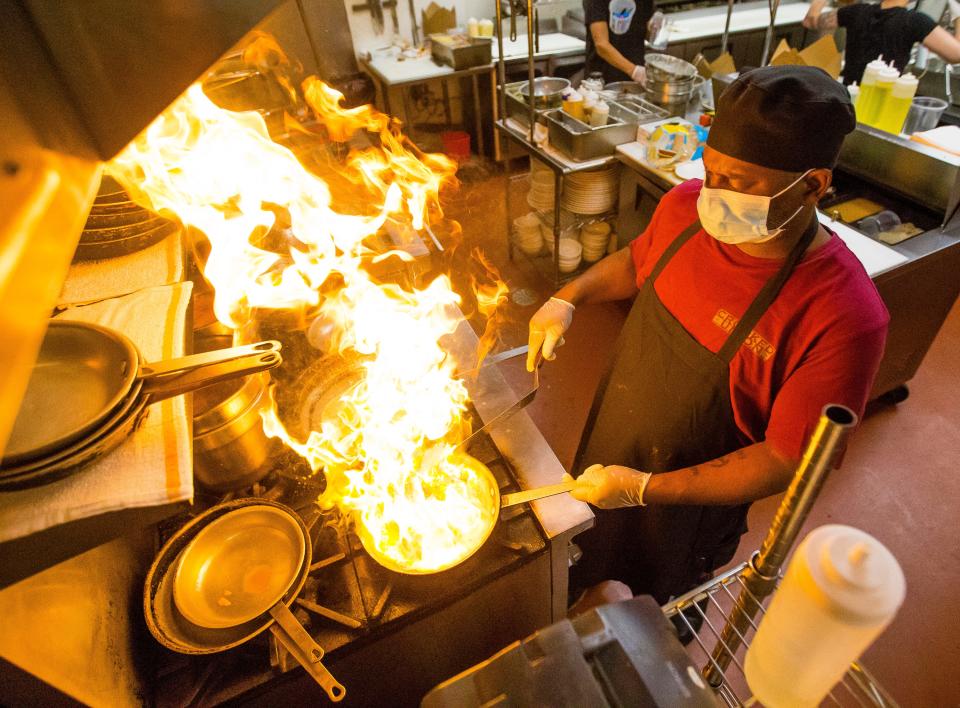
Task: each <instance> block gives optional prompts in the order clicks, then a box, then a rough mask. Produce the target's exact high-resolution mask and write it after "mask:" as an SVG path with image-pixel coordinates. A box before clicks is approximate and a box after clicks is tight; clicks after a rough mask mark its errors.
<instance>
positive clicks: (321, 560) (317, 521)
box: [154, 365, 552, 706]
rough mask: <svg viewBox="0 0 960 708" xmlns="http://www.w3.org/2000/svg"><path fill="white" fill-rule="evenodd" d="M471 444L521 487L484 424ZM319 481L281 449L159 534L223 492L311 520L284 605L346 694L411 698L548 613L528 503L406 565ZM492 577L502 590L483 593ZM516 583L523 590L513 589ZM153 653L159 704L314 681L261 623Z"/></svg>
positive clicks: (302, 394) (313, 398)
mask: <svg viewBox="0 0 960 708" xmlns="http://www.w3.org/2000/svg"><path fill="white" fill-rule="evenodd" d="M330 371H340V369H338V368H337V367H335V366H334V367H331V366H329V365H323V366H314V367H307V369H306V370H304V371H301V372H299V374H298V375H296V376H295V377H294V379H295V380H297V381H299V382H300V383H301V384H303V383H305V382H306V381H314V382H318V381H319V380H320V379H324V378H326V379H329V376H330V373H329V372H330ZM340 373H341V374H342V371H341V372H340ZM328 383H329V380H328ZM290 388H291V389H292V388H293V387H290ZM296 390H298V391H299V393H298V395H296V396H292V397H291V398H292V399H294V400H295V401H296V402H298V403H299V409H302V410H305V411H306V414H307V416H308V418H309V413H310V411H311V410H314V407H315V406H316V405H317V402H318V401H319V400H322V399H323V398H324V397H323V396H322V395H321V394H322V392H318V391H316V390H313V389H296ZM288 404H289V405H291V406H292V405H293V404H292V403H290V402H289V401H288ZM294 408H297V407H296V406H294ZM288 413H289V412H288ZM471 415H472V417H473V418H474V421H473V424H474V425H475V426H476V427H479V426H480V425H482V423H481V422H479V415H478V414H477V412H476V410H473V411H471ZM468 452H469V453H470V454H471V455H473V456H474V457H476V458H477V459H479V460H480V461H481V462H483V463H484V464H486V465H487V466H488V467H489V469H490V470H491V472H492V473H493V474H494V476H495V477H496V479H497V482H498V484H499V486H500V490H501V493H507V492H511V491H517V490H519V489H520V485H519V484H518V481H517V476H516V474H515V472H514V470H513V469H512V467H511V464H510V463H509V462H508V461H507V460H506V459H505V458H504V456H503V455H502V454H501V453H500V451H499V450H498V448H497V446H496V444H495V443H494V441H493V440H492V439H491V437H490V436H489V435H481V436H478V437H477V438H476V439H475V440H474V441H472V442H471V444H470V447H469V449H468ZM323 488H324V479H323V475H322V473H321V474H316V475H313V474H311V471H310V469H309V467H308V466H307V465H306V463H305V462H304V461H303V460H302V459H301V458H300V457H299V456H297V455H296V454H295V453H293V452H291V451H289V450H286V449H283V450H281V451H280V452H279V453H277V454H276V455H275V456H274V457H273V458H272V459H271V461H270V470H269V472H268V473H267V475H266V476H265V477H264V478H263V479H262V480H261V481H260V482H257V483H256V484H254V485H252V486H251V487H248V488H246V489H242V490H239V491H235V492H231V493H229V494H226V495H213V494H205V493H202V492H201V493H198V495H197V497H196V500H195V504H194V507H193V508H192V509H191V510H190V512H189V513H187V514H184V515H181V516H180V517H178V518H176V519H171V520H169V521H168V522H166V523H164V524H163V526H162V527H161V530H160V536H161V539H160V540H161V542H163V541H165V540H166V539H167V538H169V537H170V536H171V535H173V534H174V533H175V532H176V531H177V530H178V529H179V528H180V527H181V526H182V525H183V524H184V523H186V522H187V521H189V520H190V519H191V518H193V517H194V516H196V515H198V514H200V513H201V512H202V511H204V510H206V509H208V508H210V507H211V506H213V505H215V504H219V503H222V502H226V501H230V500H231V499H236V498H242V497H258V498H263V499H269V500H272V501H277V502H280V503H282V504H285V505H287V506H289V507H291V508H292V509H293V510H294V511H296V513H297V514H298V515H299V516H300V517H301V518H302V519H303V520H304V522H305V524H306V525H307V527H308V528H309V531H310V538H311V542H312V544H313V559H312V564H311V566H310V571H309V575H308V578H307V581H306V583H305V584H304V588H303V590H302V592H301V593H300V594H299V596H298V597H297V598H296V600H294V602H293V604H292V605H291V610H292V611H293V612H294V614H295V616H296V617H297V619H298V620H299V621H300V622H301V623H302V624H303V625H304V627H305V628H306V629H307V631H308V632H309V633H310V634H311V636H313V638H314V639H315V640H316V642H317V643H318V644H319V645H320V646H321V647H323V648H324V650H325V651H326V652H327V656H326V658H325V659H324V663H325V665H327V667H328V668H329V669H330V670H331V672H332V673H333V674H334V675H335V676H337V678H338V679H339V680H340V681H341V683H343V684H344V685H345V686H346V688H347V699H346V702H347V704H348V705H349V704H355V705H370V704H372V703H381V701H383V700H386V699H387V697H389V703H390V704H391V705H402V704H405V703H409V704H416V703H417V702H419V699H420V698H421V697H422V696H423V695H424V694H425V693H426V692H427V691H428V690H429V689H430V688H431V687H432V686H433V685H435V684H436V683H438V682H440V681H442V680H443V679H445V678H447V677H448V676H450V675H452V674H454V673H457V672H458V671H459V670H462V669H465V668H467V667H468V666H471V665H472V664H473V663H476V661H478V660H480V659H482V658H483V657H484V656H487V655H489V654H490V653H492V652H493V651H496V650H497V649H498V648H500V647H501V646H503V645H504V644H507V643H509V642H510V641H512V640H514V639H518V638H520V637H522V636H525V635H526V634H528V633H529V632H530V631H532V630H535V629H536V628H537V627H539V626H543V625H545V624H548V623H549V622H550V621H551V615H550V607H551V604H552V603H551V598H550V593H551V592H552V583H551V582H550V574H549V565H550V563H549V558H548V556H549V553H548V550H549V539H548V537H547V535H546V534H545V533H544V530H543V528H542V527H541V525H540V523H539V521H538V520H537V517H536V515H535V514H534V513H533V511H532V510H531V508H530V506H529V505H519V506H517V507H513V508H510V509H506V510H504V511H503V513H502V514H501V518H500V521H499V523H498V524H497V526H496V527H495V529H494V531H493V534H492V535H491V537H490V539H489V540H488V541H487V543H486V544H485V545H484V546H483V547H482V548H481V549H480V550H479V551H478V552H477V553H475V554H474V555H473V556H471V557H470V558H468V559H467V560H466V561H465V562H463V563H462V564H460V565H458V566H456V567H455V568H452V569H450V570H447V571H443V572H440V573H436V574H432V575H404V574H400V573H396V572H394V571H391V570H388V569H386V568H384V567H382V566H380V565H379V564H377V563H376V562H375V561H374V560H373V559H372V558H371V557H370V556H369V555H368V554H367V553H366V551H365V550H364V549H363V547H362V545H361V544H360V541H359V539H358V538H357V536H356V534H355V533H353V531H352V530H351V528H350V525H349V524H348V523H347V520H346V519H345V518H344V516H343V515H341V514H340V513H339V511H337V510H331V511H324V510H321V509H320V507H319V506H318V505H317V502H316V500H317V498H318V496H319V495H320V493H321V492H322V491H323ZM498 584H499V585H501V586H503V587H504V588H505V589H506V590H504V589H500V590H496V591H494V592H491V591H490V590H491V587H492V586H495V585H498ZM521 592H522V593H525V594H526V595H527V600H526V601H524V600H523V599H521V598H519V597H517V598H515V599H512V596H514V595H515V594H516V593H521ZM531 600H532V602H531ZM464 602H466V603H467V605H472V606H475V607H476V610H475V611H471V612H470V613H469V614H470V615H471V616H470V617H469V620H468V621H466V622H465V621H464V620H463V619H462V618H461V619H458V620H453V619H451V618H452V617H453V616H455V615H459V614H460V613H461V612H462V610H458V609H457V606H458V605H462V604H463V603H464ZM484 609H486V612H484V611H483V610H484ZM494 609H497V610H498V613H499V614H501V617H499V618H498V619H497V621H496V622H491V621H490V617H489V616H488V612H489V611H491V610H494ZM458 633H463V636H459V637H458V636H457V635H458ZM467 634H471V635H473V636H466V635H467ZM443 635H445V636H446V640H445V639H444V638H443ZM398 637H405V638H400V639H398ZM450 640H453V641H452V642H450ZM445 641H448V642H450V643H451V644H452V645H453V648H451V649H450V650H449V651H445V652H444V653H445V654H446V657H445V658H444V659H443V660H439V661H430V662H428V666H427V667H426V668H422V669H421V670H419V671H418V672H417V675H416V676H413V675H411V676H409V677H407V678H406V680H404V681H403V684H402V685H392V686H391V685H389V683H386V684H381V683H379V679H377V678H376V677H378V676H384V677H385V676H388V675H389V674H390V672H391V670H393V671H395V670H396V668H397V667H396V666H393V667H391V666H390V664H396V662H397V661H398V660H400V661H401V662H402V665H405V666H409V665H411V663H413V662H411V660H410V659H409V656H410V655H416V656H423V655H424V653H425V652H426V653H428V654H429V653H430V649H429V647H430V646H436V647H440V646H442V645H443V644H444V642H445ZM397 642H399V644H400V646H401V647H403V649H402V654H403V655H404V656H403V658H402V659H399V657H398V654H397V653H396V647H397ZM158 652H159V656H158V660H157V664H156V665H157V666H158V671H157V681H156V687H157V692H156V695H155V696H154V700H155V702H156V703H157V705H160V706H167V705H170V706H172V705H185V704H189V705H216V704H220V703H223V702H225V701H240V702H243V701H246V700H250V701H253V702H257V701H262V700H267V699H269V700H270V701H271V702H273V701H274V700H276V699H277V698H276V696H275V695H274V692H276V691H277V690H283V688H281V687H283V686H286V687H288V690H289V686H290V685H291V682H293V683H294V684H296V685H297V686H298V688H297V689H296V690H297V691H306V692H307V694H310V692H316V691H319V688H318V687H317V686H316V685H314V684H312V683H311V682H310V681H309V679H307V677H306V675H305V674H304V672H303V671H302V670H300V667H299V665H298V664H297V663H296V662H295V661H294V660H293V659H292V657H290V656H289V655H288V654H287V652H286V650H285V649H284V648H283V647H282V645H280V644H278V643H277V641H276V639H275V638H274V637H273V636H272V635H271V634H270V633H264V634H262V635H260V636H258V637H257V638H255V639H254V640H252V641H250V642H249V643H247V644H245V645H243V646H241V647H238V648H237V649H234V650H231V651H228V652H225V653H223V654H215V655H206V656H184V655H180V654H176V653H174V652H168V651H166V650H163V649H158ZM354 655H356V658H355V656H354ZM357 666H359V667H360V670H359V671H358V670H357V668H355V667H357ZM378 666H379V668H377V667H378ZM288 672H289V673H288ZM384 691H385V692H386V693H384ZM317 695H319V694H317Z"/></svg>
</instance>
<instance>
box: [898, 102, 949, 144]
mask: <svg viewBox="0 0 960 708" xmlns="http://www.w3.org/2000/svg"><path fill="white" fill-rule="evenodd" d="M945 110H947V102H946V101H944V100H943V99H941V98H932V97H929V96H917V97H916V98H914V99H913V101H912V102H911V104H910V110H909V111H908V112H907V119H906V120H905V121H904V123H903V132H904V133H906V134H907V135H912V134H913V133H920V132H922V131H924V130H933V129H934V128H936V127H937V123H939V122H940V116H942V115H943V112H944V111H945Z"/></svg>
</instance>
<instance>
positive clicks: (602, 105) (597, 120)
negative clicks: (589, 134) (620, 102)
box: [590, 101, 636, 132]
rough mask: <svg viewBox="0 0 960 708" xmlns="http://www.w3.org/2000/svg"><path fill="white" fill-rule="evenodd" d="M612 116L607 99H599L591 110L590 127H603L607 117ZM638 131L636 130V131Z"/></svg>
mask: <svg viewBox="0 0 960 708" xmlns="http://www.w3.org/2000/svg"><path fill="white" fill-rule="evenodd" d="M609 116H610V106H609V104H607V103H606V102H605V101H597V102H596V103H595V104H594V105H593V110H591V111H590V127H591V128H602V127H603V126H605V125H606V124H607V118H608V117H609ZM634 132H636V131H634Z"/></svg>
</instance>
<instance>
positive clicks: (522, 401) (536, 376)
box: [456, 354, 543, 450]
mask: <svg viewBox="0 0 960 708" xmlns="http://www.w3.org/2000/svg"><path fill="white" fill-rule="evenodd" d="M541 357H542V355H541V354H538V355H537V361H536V364H535V365H534V367H533V388H531V389H530V390H529V391H527V392H526V393H525V394H523V395H522V396H521V397H520V398H519V399H517V401H516V402H515V403H513V404H512V405H510V406H508V407H507V408H505V409H503V410H502V411H500V412H499V413H497V414H496V415H495V416H493V417H492V418H490V419H489V420H487V422H485V423H484V424H483V425H481V426H480V427H479V428H477V429H476V430H474V431H473V432H472V433H471V434H470V435H468V436H467V437H466V438H465V439H464V440H463V441H462V442H461V443H460V444H459V445H457V448H456V449H457V450H466V449H467V447H468V446H469V445H470V443H471V442H472V441H473V440H476V439H477V438H478V437H480V436H481V435H482V434H484V433H485V432H486V431H487V430H488V429H489V428H492V427H493V426H495V425H497V424H498V423H500V422H502V421H504V420H506V419H507V418H509V417H510V416H511V415H513V414H514V413H516V412H517V411H518V410H520V409H521V408H525V407H526V406H527V405H529V403H530V402H531V401H532V400H533V399H534V398H536V396H537V391H538V390H539V389H540V364H542V363H543V359H542V358H541Z"/></svg>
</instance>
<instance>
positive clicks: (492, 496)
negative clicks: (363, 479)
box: [356, 455, 576, 575]
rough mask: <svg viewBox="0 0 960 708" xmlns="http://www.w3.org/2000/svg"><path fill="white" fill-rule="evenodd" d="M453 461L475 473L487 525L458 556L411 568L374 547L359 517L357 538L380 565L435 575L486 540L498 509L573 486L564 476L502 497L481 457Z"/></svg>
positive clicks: (456, 562) (396, 569) (455, 563)
mask: <svg viewBox="0 0 960 708" xmlns="http://www.w3.org/2000/svg"><path fill="white" fill-rule="evenodd" d="M456 462H457V464H458V465H460V466H462V467H463V468H465V469H466V470H468V472H469V474H471V475H473V476H474V477H475V479H476V481H477V484H478V486H479V488H480V489H481V490H482V491H481V492H480V495H481V496H485V497H486V499H485V501H486V503H487V504H488V505H489V506H487V507H486V511H487V512H488V513H487V515H486V517H485V520H486V522H487V526H486V528H485V529H484V531H483V533H480V534H477V536H476V537H475V543H474V544H473V547H472V548H465V549H463V553H462V555H461V556H460V557H459V558H457V559H456V560H454V561H452V562H450V563H448V564H447V565H445V566H442V567H438V568H431V569H430V570H419V569H411V568H408V567H406V566H402V565H399V564H397V563H396V562H394V560H393V559H392V558H390V557H388V556H386V555H384V554H383V553H381V552H380V551H379V549H378V547H377V540H376V539H374V538H373V537H372V535H371V534H370V532H369V531H368V530H367V529H366V528H365V527H364V525H363V523H361V522H359V521H358V522H357V524H356V531H357V536H358V538H359V539H360V543H361V544H362V545H363V548H364V550H366V552H367V553H369V554H370V556H371V557H372V558H373V559H374V560H375V561H376V562H377V563H379V564H380V565H382V566H383V567H384V568H387V569H389V570H392V571H394V572H395V573H401V574H403V575H434V574H436V573H440V572H443V571H445V570H449V569H451V568H453V567H455V566H457V565H459V564H460V563H463V562H464V561H465V560H467V558H470V557H471V556H472V555H473V554H475V553H476V552H477V551H478V550H479V549H480V548H481V546H483V545H484V544H485V543H486V542H487V540H488V539H489V538H490V534H491V533H493V529H494V527H495V526H496V525H497V522H498V521H499V518H500V510H501V509H504V508H509V507H512V506H516V505H518V504H523V503H526V502H531V501H534V500H537V499H544V498H546V497H552V496H556V495H557V494H564V493H565V492H569V491H570V490H572V489H573V488H574V487H575V486H576V481H575V480H567V481H564V482H561V483H559V484H551V485H547V486H544V487H536V488H534V489H528V490H525V491H522V492H515V493H513V494H506V495H503V496H502V497H501V495H500V487H499V485H498V484H497V480H496V478H495V477H494V476H493V473H492V472H491V471H490V469H489V468H488V467H487V466H486V465H484V464H483V463H482V462H480V460H478V459H476V458H474V457H471V456H470V455H460V456H458V457H457V458H456Z"/></svg>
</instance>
